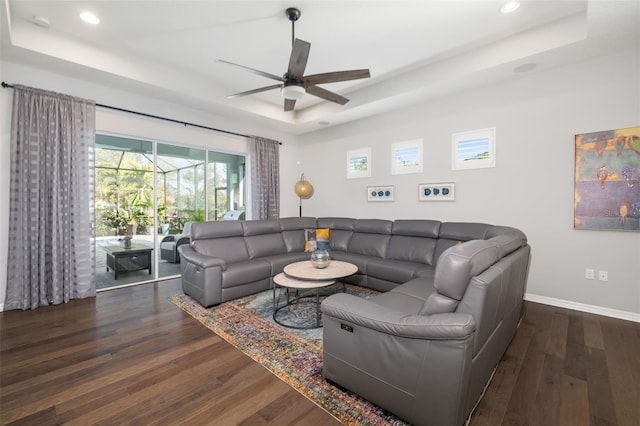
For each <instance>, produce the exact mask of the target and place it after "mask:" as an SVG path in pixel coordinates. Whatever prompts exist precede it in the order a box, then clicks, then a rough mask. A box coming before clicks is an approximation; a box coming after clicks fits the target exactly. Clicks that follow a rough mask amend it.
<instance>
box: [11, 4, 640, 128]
mask: <svg viewBox="0 0 640 426" xmlns="http://www.w3.org/2000/svg"><path fill="white" fill-rule="evenodd" d="M2 3H3V7H2V21H1V23H2V27H3V29H2V59H3V60H8V61H13V62H18V63H20V62H24V63H28V64H29V65H32V66H34V65H35V66H39V67H46V68H47V69H49V70H51V71H54V72H60V73H63V74H65V75H70V76H72V77H76V78H80V79H83V80H88V81H93V82H98V83H103V84H109V85H114V86H116V87H118V88H123V89H125V90H127V91H129V92H133V93H136V92H139V93H141V94H146V95H149V94H152V95H153V96H155V97H157V98H160V99H170V100H173V101H175V102H179V103H181V104H184V105H186V106H189V107H192V108H196V109H200V110H204V111H207V112H211V113H214V114H217V115H222V116H228V117H231V118H235V119H238V118H240V119H244V120H257V121H258V122H266V123H268V124H269V125H272V126H274V127H276V128H278V129H279V130H282V131H285V132H289V133H294V134H299V133H305V132H309V131H313V130H317V129H319V128H322V127H326V126H327V125H336V124H340V123H344V122H347V121H351V120H356V119H359V118H363V117H366V116H370V115H373V114H377V113H381V112H385V111H389V110H392V109H397V108H400V107H403V106H407V105H411V104H414V103H418V102H425V101H428V100H429V99H433V98H435V97H439V96H446V95H447V94H449V93H453V92H455V91H459V90H465V89H470V88H473V87H478V86H480V85H486V84H490V83H493V82H496V81H499V80H503V79H507V78H513V77H515V76H517V75H518V73H517V72H514V69H516V68H517V67H518V66H521V65H524V64H529V63H534V64H536V67H535V68H534V69H533V70H532V71H528V72H540V71H541V70H545V69H550V68H553V67H557V66H560V65H563V64H566V63H569V62H575V61H579V60H583V59H586V58H588V57H592V56H596V55H601V54H604V53H608V52H611V51H613V50H619V49H625V48H629V47H638V46H639V45H640V44H639V43H640V42H639V40H640V2H639V1H635V0H633V1H606V0H573V1H541V0H529V1H526V0H524V1H522V6H521V7H520V8H519V9H518V10H517V11H516V12H514V13H512V14H509V15H503V14H501V13H500V11H499V9H500V7H501V5H502V2H500V1H485V0H467V1H455V0H441V1H408V2H401V1H301V0H298V1H286V2H283V1H212V0H209V1H204V0H201V1H172V0H162V1H153V0H131V1H124V0H119V1H53V0H49V1H26V0H9V1H7V0H2ZM291 6H295V7H297V8H299V9H300V10H301V11H302V16H301V18H300V20H299V21H298V22H297V23H296V28H295V30H296V36H297V37H298V38H301V39H303V40H306V41H308V42H310V43H311V53H310V56H309V61H308V64H307V69H306V72H305V74H314V73H322V72H328V71H341V70H348V69H358V68H369V69H370V70H371V78H370V79H366V80H356V81H352V82H344V83H333V84H327V85H324V86H323V87H324V88H326V89H328V90H332V91H335V92H338V93H340V94H342V95H343V96H346V97H347V98H350V99H351V101H350V102H349V103H347V104H346V105H344V106H340V105H337V104H333V103H330V102H326V101H322V100H320V99H319V98H315V97H314V96H311V95H306V96H305V97H304V98H303V99H302V100H300V101H298V102H297V105H296V111H294V112H284V111H283V100H282V97H281V95H280V93H279V91H278V90H272V91H269V92H265V93H261V94H257V95H252V96H248V97H243V98H236V99H227V98H226V96H227V95H229V94H232V93H236V92H242V91H246V90H250V89H255V88H258V87H263V86H268V85H272V84H274V83H275V82H274V81H273V80H269V79H267V78H264V77H261V76H257V75H255V74H252V73H249V72H244V71H242V70H239V69H237V68H234V67H232V66H229V65H225V64H223V63H220V62H218V61H217V60H218V59H225V60H227V61H231V62H235V63H238V64H242V65H246V66H248V67H251V68H255V69H259V70H262V71H265V72H268V73H271V74H276V75H282V74H284V73H285V71H286V67H287V64H288V60H289V54H290V50H291V23H290V22H289V21H288V19H287V17H286V16H285V12H284V11H285V9H286V8H287V7H291ZM84 10H90V11H92V12H94V13H95V14H97V15H98V16H99V17H100V19H101V23H100V24H99V25H98V26H90V25H88V24H86V23H84V22H82V21H81V20H80V19H79V18H78V15H79V13H80V12H82V11H84ZM36 16H41V17H44V18H46V19H47V20H48V21H49V23H50V24H49V27H48V28H43V27H41V26H38V25H36V24H35V23H34V18H35V17H36ZM9 83H20V82H19V81H15V82H9ZM320 122H325V123H324V124H319V123H320ZM326 122H328V123H329V124H326Z"/></svg>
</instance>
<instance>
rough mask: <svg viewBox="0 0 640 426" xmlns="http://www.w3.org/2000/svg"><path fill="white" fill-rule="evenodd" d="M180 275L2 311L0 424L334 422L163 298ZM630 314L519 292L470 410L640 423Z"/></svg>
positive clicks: (639, 334) (519, 419) (515, 420)
mask: <svg viewBox="0 0 640 426" xmlns="http://www.w3.org/2000/svg"><path fill="white" fill-rule="evenodd" d="M179 292H180V285H179V281H178V280H173V281H166V282H162V283H158V284H148V285H141V286H137V287H130V288H126V289H119V290H112V291H108V292H103V293H99V295H98V297H97V298H95V299H86V300H74V301H72V302H70V303H68V304H65V305H58V306H52V307H47V308H40V309H37V310H35V311H27V312H22V311H8V312H4V313H0V420H1V423H2V424H29V425H53V424H62V423H65V424H78V425H88V424H104V425H117V424H140V425H152V424H190V425H192V424H193V425H199V424H216V425H227V424H228V425H236V424H245V425H263V424H278V425H286V424H298V425H307V424H308V425H322V424H338V422H337V421H336V420H335V419H333V418H332V417H331V416H330V415H329V414H327V413H326V412H324V411H323V410H322V409H320V408H318V407H317V406H315V405H314V404H313V403H311V402H310V401H308V400H307V399H306V398H305V397H303V396H301V395H300V394H298V393H297V392H296V391H295V390H293V389H292V388H290V387H289V386H288V385H287V384H285V383H284V382H282V381H281V380H280V379H278V378H277V377H275V376H274V375H272V374H271V373H269V372H268V371H267V370H265V369H264V368H262V367H261V366H260V365H258V364H256V363H255V362H253V361H252V360H251V359H249V358H248V357H247V356H245V355H244V354H242V353H241V352H240V351H239V350H237V349H235V348H233V347H232V346H231V345H229V344H228V343H226V342H225V341H223V340H222V339H220V338H219V337H218V336H217V335H215V334H214V333H212V332H211V331H209V330H208V329H207V328H205V327H204V326H202V325H200V324H199V323H198V322H197V321H195V320H194V319H192V318H191V317H189V316H188V315H187V314H185V313H183V312H182V311H181V310H180V309H179V308H177V307H176V306H174V305H173V304H171V303H170V302H168V301H167V297H168V296H170V295H173V294H177V293H179ZM639 407H640V324H637V323H631V322H626V321H620V320H615V319H611V318H606V317H601V316H596V315H590V314H584V313H580V312H576V311H570V310H566V309H560V308H554V307H550V306H545V305H540V304H535V303H529V302H527V303H526V305H525V312H524V318H523V322H522V324H521V326H520V328H519V329H518V333H517V335H516V338H515V339H514V341H513V342H512V344H511V346H510V347H509V350H508V352H507V353H506V355H505V357H504V359H503V361H502V362H501V364H500V366H499V367H498V369H497V371H496V374H495V376H494V379H493V381H492V383H491V385H490V387H489V388H488V390H487V392H486V395H485V397H484V398H483V400H482V401H481V403H480V404H479V406H478V408H477V409H476V412H475V414H474V416H473V417H472V420H471V425H472V426H479V425H640V408H639Z"/></svg>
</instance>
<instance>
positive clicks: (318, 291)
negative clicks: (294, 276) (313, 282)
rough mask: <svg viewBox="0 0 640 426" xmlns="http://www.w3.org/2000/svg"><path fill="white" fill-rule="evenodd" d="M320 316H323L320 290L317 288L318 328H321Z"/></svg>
mask: <svg viewBox="0 0 640 426" xmlns="http://www.w3.org/2000/svg"><path fill="white" fill-rule="evenodd" d="M320 315H322V311H321V310H320V290H319V289H317V288H316V326H317V327H320Z"/></svg>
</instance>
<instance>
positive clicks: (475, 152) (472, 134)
mask: <svg viewBox="0 0 640 426" xmlns="http://www.w3.org/2000/svg"><path fill="white" fill-rule="evenodd" d="M495 166H496V128H495V127H492V128H489V129H479V130H471V131H469V132H461V133H454V134H453V135H451V169H453V170H465V169H481V168H485V167H495Z"/></svg>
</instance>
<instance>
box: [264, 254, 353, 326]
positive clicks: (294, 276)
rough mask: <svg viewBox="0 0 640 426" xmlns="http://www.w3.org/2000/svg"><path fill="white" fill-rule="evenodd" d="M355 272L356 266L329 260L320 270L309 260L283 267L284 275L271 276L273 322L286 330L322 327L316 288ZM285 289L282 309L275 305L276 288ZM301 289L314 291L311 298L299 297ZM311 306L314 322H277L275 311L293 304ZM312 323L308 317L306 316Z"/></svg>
mask: <svg viewBox="0 0 640 426" xmlns="http://www.w3.org/2000/svg"><path fill="white" fill-rule="evenodd" d="M357 271H358V267H357V266H356V265H353V264H351V263H349V262H341V261H338V260H332V261H331V263H330V264H329V266H328V267H326V268H324V269H318V268H315V267H314V266H313V265H312V264H311V262H310V261H308V260H306V261H302V262H295V263H291V264H289V265H287V266H285V267H284V272H283V273H280V274H277V275H276V276H274V277H273V282H274V284H275V285H274V286H273V320H274V321H275V322H276V323H278V324H280V325H282V326H284V327H289V328H296V329H302V330H305V329H310V328H318V327H322V322H321V321H322V311H321V310H320V289H321V288H324V287H328V286H331V285H333V284H335V283H336V279H338V278H344V277H348V276H349V275H353V274H355V273H356V272H357ZM278 287H280V288H284V289H285V290H286V296H287V301H286V303H285V304H284V305H283V306H278V305H279V298H278V296H277V294H276V293H277V288H278ZM290 290H295V296H294V297H293V298H291V297H290V292H289V291H290ZM301 290H314V292H313V293H312V295H311V296H309V295H304V294H302V295H301V294H300V291H301ZM300 303H311V304H315V321H313V322H311V323H310V324H309V325H297V324H290V323H289V324H288V323H285V322H283V321H281V320H279V319H278V318H277V317H278V312H280V311H281V310H282V309H285V308H287V309H289V308H290V307H291V306H292V305H294V304H300ZM309 319H310V320H312V318H311V317H309Z"/></svg>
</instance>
